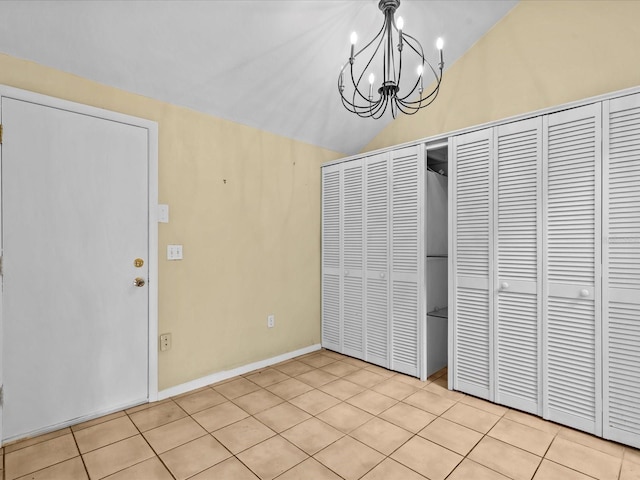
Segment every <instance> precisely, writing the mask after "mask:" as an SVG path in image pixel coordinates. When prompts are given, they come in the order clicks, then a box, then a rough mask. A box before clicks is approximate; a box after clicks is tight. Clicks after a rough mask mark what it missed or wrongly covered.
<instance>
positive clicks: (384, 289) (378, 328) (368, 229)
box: [364, 153, 390, 367]
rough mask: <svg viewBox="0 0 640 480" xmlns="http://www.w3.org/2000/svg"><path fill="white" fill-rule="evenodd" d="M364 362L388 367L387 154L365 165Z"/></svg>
mask: <svg viewBox="0 0 640 480" xmlns="http://www.w3.org/2000/svg"><path fill="white" fill-rule="evenodd" d="M365 200H366V208H365V271H366V275H365V289H366V293H365V339H366V342H365V357H364V358H365V360H366V361H367V362H371V363H374V364H376V365H380V366H382V367H389V210H390V209H389V154H388V153H381V154H378V155H375V156H372V157H369V158H367V159H366V163H365Z"/></svg>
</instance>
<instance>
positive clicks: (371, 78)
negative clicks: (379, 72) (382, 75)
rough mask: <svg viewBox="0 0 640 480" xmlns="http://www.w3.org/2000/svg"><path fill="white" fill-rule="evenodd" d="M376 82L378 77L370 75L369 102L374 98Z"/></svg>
mask: <svg viewBox="0 0 640 480" xmlns="http://www.w3.org/2000/svg"><path fill="white" fill-rule="evenodd" d="M375 81H376V76H375V75H374V74H373V73H371V74H369V100H371V99H372V98H373V82H375Z"/></svg>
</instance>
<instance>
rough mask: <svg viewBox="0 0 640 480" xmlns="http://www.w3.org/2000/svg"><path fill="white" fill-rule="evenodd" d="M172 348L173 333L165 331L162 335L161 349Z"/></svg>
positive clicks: (164, 350) (162, 350)
mask: <svg viewBox="0 0 640 480" xmlns="http://www.w3.org/2000/svg"><path fill="white" fill-rule="evenodd" d="M170 348H171V334H170V333H163V334H162V335H160V351H161V352H166V351H167V350H169V349H170Z"/></svg>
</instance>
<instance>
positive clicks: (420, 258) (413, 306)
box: [390, 147, 426, 376]
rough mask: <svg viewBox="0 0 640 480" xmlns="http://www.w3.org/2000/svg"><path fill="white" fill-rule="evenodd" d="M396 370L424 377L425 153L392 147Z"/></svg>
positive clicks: (393, 366) (393, 354) (393, 362)
mask: <svg viewBox="0 0 640 480" xmlns="http://www.w3.org/2000/svg"><path fill="white" fill-rule="evenodd" d="M390 161H391V342H390V344H391V369H392V370H396V371H398V372H402V373H406V374H408V375H413V376H420V374H421V373H422V372H421V368H420V364H421V361H422V358H423V355H422V352H421V350H423V349H424V345H425V341H424V338H423V337H424V335H423V330H424V325H423V324H424V323H425V322H426V318H425V316H424V306H423V305H422V301H424V297H425V294H424V293H425V292H422V291H421V288H423V287H424V285H425V282H424V278H423V277H424V261H425V259H424V247H423V242H424V223H423V222H424V221H423V219H422V216H423V208H422V200H423V195H424V192H422V191H421V189H423V188H424V178H423V177H424V175H423V172H424V165H423V162H424V152H423V150H422V149H421V148H419V147H408V148H403V149H400V150H396V151H393V152H391V160H390Z"/></svg>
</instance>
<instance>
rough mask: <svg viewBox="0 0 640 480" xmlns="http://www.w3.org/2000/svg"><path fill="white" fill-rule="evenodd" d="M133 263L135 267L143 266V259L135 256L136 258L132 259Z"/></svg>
mask: <svg viewBox="0 0 640 480" xmlns="http://www.w3.org/2000/svg"><path fill="white" fill-rule="evenodd" d="M133 264H134V265H135V266H136V267H137V268H140V267H141V266H143V265H144V260H143V259H141V258H136V259H135V260H134V261H133Z"/></svg>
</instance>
